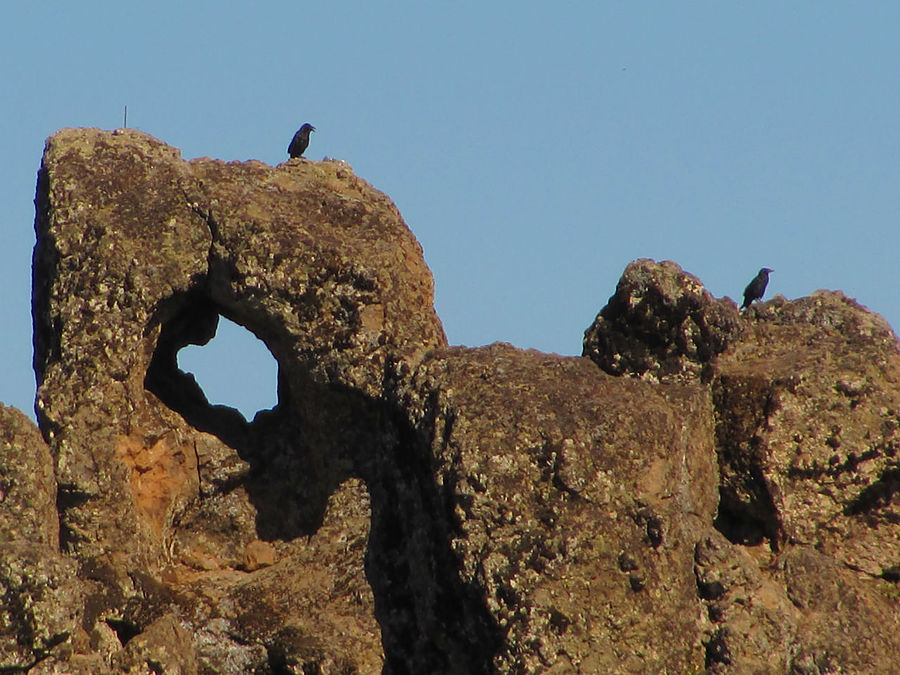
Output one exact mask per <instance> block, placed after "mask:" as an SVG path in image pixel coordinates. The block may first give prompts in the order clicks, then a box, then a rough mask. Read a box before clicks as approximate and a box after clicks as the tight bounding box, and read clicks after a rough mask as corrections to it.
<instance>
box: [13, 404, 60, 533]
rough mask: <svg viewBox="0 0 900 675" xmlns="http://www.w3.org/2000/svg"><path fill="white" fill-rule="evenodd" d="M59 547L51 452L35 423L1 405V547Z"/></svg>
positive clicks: (14, 410) (16, 411)
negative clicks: (16, 543) (25, 543)
mask: <svg viewBox="0 0 900 675" xmlns="http://www.w3.org/2000/svg"><path fill="white" fill-rule="evenodd" d="M17 540H21V541H29V542H32V543H35V544H37V543H40V544H46V545H47V546H49V547H51V548H54V549H55V548H57V547H58V546H59V518H58V517H57V514H56V480H55V478H54V476H53V458H52V457H51V456H50V448H48V447H47V444H46V443H45V442H44V439H43V438H41V432H40V431H38V428H37V427H36V426H35V425H34V423H33V422H32V421H31V420H29V419H28V418H27V417H25V415H23V414H22V413H21V412H20V411H18V410H16V409H15V408H8V407H6V406H4V405H3V404H0V543H2V542H9V541H17Z"/></svg>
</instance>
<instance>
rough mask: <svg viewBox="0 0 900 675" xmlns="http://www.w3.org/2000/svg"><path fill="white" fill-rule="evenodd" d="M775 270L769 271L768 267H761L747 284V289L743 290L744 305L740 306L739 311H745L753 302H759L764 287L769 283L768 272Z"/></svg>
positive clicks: (764, 289) (764, 290)
mask: <svg viewBox="0 0 900 675" xmlns="http://www.w3.org/2000/svg"><path fill="white" fill-rule="evenodd" d="M774 271H775V270H770V269H769V268H768V267H763V268H762V269H761V270H760V271H759V273H758V274H757V275H756V276H755V277H753V281H751V282H750V283H749V284H747V288H745V289H744V304H743V305H741V309H745V308H747V307H749V306H750V303H751V302H753V301H754V300H759V299H760V298H761V297H762V296H763V293H765V292H766V286H767V285H768V283H769V272H774Z"/></svg>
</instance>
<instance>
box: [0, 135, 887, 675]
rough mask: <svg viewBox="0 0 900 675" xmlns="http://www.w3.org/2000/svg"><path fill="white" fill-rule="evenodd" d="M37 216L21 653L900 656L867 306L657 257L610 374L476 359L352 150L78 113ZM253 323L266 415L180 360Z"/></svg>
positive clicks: (303, 662) (540, 668)
mask: <svg viewBox="0 0 900 675" xmlns="http://www.w3.org/2000/svg"><path fill="white" fill-rule="evenodd" d="M36 205H37V217H36V229H37V235H38V240H37V245H36V248H35V256H34V317H35V369H36V371H37V374H38V382H39V387H38V395H37V406H36V407H37V412H38V420H39V426H40V432H39V431H38V430H37V429H35V428H34V426H33V425H31V423H30V422H29V421H28V420H27V419H26V418H24V416H23V415H21V413H18V412H17V411H13V410H10V409H4V408H0V433H2V434H3V443H4V453H3V454H2V455H0V490H2V492H0V589H2V598H0V603H2V604H0V610H2V612H3V614H2V616H4V619H5V620H4V622H2V623H0V670H9V671H11V672H15V671H16V670H17V669H18V670H20V671H25V670H28V671H29V672H34V673H63V672H66V673H69V672H74V673H115V672H173V673H176V672H177V673H313V672H315V673H351V672H358V673H375V672H385V673H396V674H399V673H466V674H469V673H491V672H504V673H506V672H509V673H545V672H547V673H571V672H580V673H598V672H609V673H644V672H679V673H680V672H704V671H706V672H715V673H747V672H766V673H769V672H784V673H789V672H790V673H824V672H837V671H838V670H840V671H842V672H859V673H863V672H867V673H868V672H884V673H888V672H894V671H896V669H897V666H898V661H897V657H896V654H897V653H898V652H900V650H898V647H900V644H898V642H900V638H898V636H900V631H898V628H900V626H898V625H897V624H898V619H897V616H896V614H897V613H896V612H895V611H894V604H895V598H896V584H897V582H898V579H900V572H898V570H900V561H897V560H896V553H895V552H896V551H897V541H896V538H897V532H898V527H900V525H898V520H897V514H896V513H895V511H896V504H895V501H896V499H895V496H894V495H895V492H896V486H897V485H898V484H900V481H898V480H897V479H896V475H895V474H896V473H897V472H898V467H897V465H896V462H895V454H896V453H895V445H896V443H897V440H896V438H895V436H896V434H897V427H898V420H897V418H896V411H897V410H898V409H900V405H898V404H897V402H896V401H895V399H896V398H897V397H898V396H900V389H898V384H897V372H898V370H897V369H898V365H900V353H898V349H897V341H896V338H895V337H894V335H893V333H892V332H891V330H890V328H889V327H888V326H887V325H886V324H885V323H884V322H883V321H882V320H881V319H880V318H879V317H877V316H875V315H873V314H871V313H869V312H867V311H866V310H865V309H863V308H861V307H859V306H857V305H856V304H855V303H853V302H852V301H850V300H848V299H847V298H845V297H843V296H842V295H840V294H835V293H826V292H819V293H817V294H814V295H812V296H810V297H809V298H804V299H801V300H797V301H794V302H788V301H786V300H784V299H783V298H780V297H779V298H776V299H775V300H773V301H771V302H768V303H762V304H757V305H754V306H752V307H751V308H750V309H748V310H747V311H745V312H743V313H740V312H739V311H738V309H737V307H736V306H735V305H734V303H733V302H731V301H730V300H728V299H721V300H720V299H716V298H713V297H712V296H711V295H710V294H709V293H708V291H706V290H705V289H704V288H703V286H702V284H701V283H700V281H699V280H698V279H696V277H693V276H691V275H689V274H686V273H685V272H683V271H682V270H681V269H680V268H679V267H678V266H677V265H675V264H674V263H669V262H665V263H655V262H653V261H648V260H640V261H635V262H634V263H632V264H631V265H629V266H628V268H627V269H626V271H625V274H624V275H623V277H622V280H621V281H620V283H619V286H618V288H617V290H616V294H615V295H614V296H613V297H612V298H611V299H610V302H609V304H608V305H607V306H606V307H605V308H604V309H603V310H601V312H600V314H599V315H598V317H597V319H596V321H595V322H594V324H593V325H592V326H591V328H589V329H588V331H587V333H586V335H585V356H587V357H589V358H583V357H560V356H556V355H548V354H541V353H538V352H534V351H523V350H519V349H515V348H513V347H511V346H509V345H505V344H499V343H498V344H494V345H491V346H488V347H482V348H478V349H466V348H461V347H449V346H448V345H447V344H446V340H445V338H444V333H443V330H442V328H441V324H440V321H439V319H438V318H437V316H436V314H435V312H434V308H433V302H432V294H433V291H432V280H431V275H430V273H429V271H428V269H427V267H426V266H425V263H424V260H423V258H422V252H421V249H420V247H419V245H418V243H417V242H416V241H415V239H414V238H413V236H412V235H411V233H410V232H409V230H408V228H407V227H406V225H405V224H404V223H403V221H402V219H401V218H400V215H399V213H398V212H397V210H396V208H395V207H394V206H393V204H392V203H391V202H390V200H389V199H388V198H387V197H385V196H384V195H383V194H381V193H379V192H377V191H376V190H374V189H373V188H371V187H370V186H369V185H368V184H366V183H365V182H364V181H362V180H360V179H359V178H357V177H355V176H354V175H353V173H352V171H351V170H350V168H349V167H348V166H347V165H346V164H344V163H341V162H334V161H325V162H310V161H307V160H304V159H296V160H291V161H289V162H286V163H284V164H281V165H279V166H277V167H270V166H267V165H265V164H262V163H260V162H244V163H237V162H233V163H224V162H219V161H215V160H209V159H199V160H192V161H190V162H185V161H182V160H181V158H180V157H179V154H178V151H177V150H176V149H174V148H171V147H169V146H167V145H165V144H163V143H161V142H159V141H157V140H156V139H153V138H152V137H149V136H147V135H145V134H142V133H140V132H136V131H121V130H120V131H117V132H102V131H98V130H86V129H81V130H64V131H61V132H59V133H57V134H56V135H54V136H53V137H51V139H49V141H48V144H47V148H46V150H45V154H44V159H43V164H42V168H41V172H40V174H39V181H38V194H37V200H36ZM220 316H225V317H227V318H229V319H231V320H233V321H235V322H237V323H239V324H241V325H243V326H244V327H246V328H247V329H248V330H250V331H252V332H253V333H254V334H255V335H257V336H258V337H259V338H260V339H261V340H263V341H264V342H265V344H266V345H267V346H268V348H269V350H270V351H271V352H272V354H273V356H274V357H275V358H276V360H277V362H278V365H279V378H278V379H279V385H278V404H277V406H276V407H275V408H274V409H272V410H270V411H263V412H260V413H258V414H257V415H256V417H255V418H254V419H253V420H250V421H248V420H246V419H244V418H243V417H242V416H241V415H240V414H239V413H238V412H236V411H235V410H232V409H230V408H227V407H224V406H211V405H209V403H208V402H207V400H206V398H205V396H204V394H203V392H202V390H201V389H200V387H199V386H198V385H197V383H196V382H195V381H194V379H193V377H192V376H190V375H189V374H186V373H183V372H182V371H180V370H179V369H178V365H177V359H176V355H177V352H178V350H179V349H181V348H182V347H184V346H185V345H188V344H205V343H206V342H207V341H208V340H209V339H210V338H211V337H212V336H213V335H214V334H215V330H216V326H217V322H218V318H219V317H220ZM598 366H599V367H598ZM861 644H865V646H866V647H865V648H864V649H861V648H859V645H861Z"/></svg>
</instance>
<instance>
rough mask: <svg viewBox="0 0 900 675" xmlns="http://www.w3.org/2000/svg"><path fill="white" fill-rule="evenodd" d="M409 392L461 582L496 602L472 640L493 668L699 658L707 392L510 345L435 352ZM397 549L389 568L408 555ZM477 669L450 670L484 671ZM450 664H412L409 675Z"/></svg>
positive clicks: (684, 666) (633, 665) (669, 666)
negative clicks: (490, 654)
mask: <svg viewBox="0 0 900 675" xmlns="http://www.w3.org/2000/svg"><path fill="white" fill-rule="evenodd" d="M410 392H411V393H410V395H409V396H408V397H407V398H406V399H404V401H403V407H404V408H405V409H406V410H408V411H409V413H410V414H411V415H412V418H413V420H414V424H415V426H416V428H417V430H418V434H419V438H420V439H421V440H420V442H422V443H423V444H427V447H428V448H430V454H431V455H432V457H433V460H432V475H433V480H434V483H435V484H436V485H437V489H438V495H437V497H438V500H439V503H440V506H441V507H442V509H443V512H444V513H443V518H444V519H445V521H446V527H447V529H448V532H447V535H446V536H448V537H449V540H450V545H451V548H452V551H453V554H454V557H455V558H456V560H457V561H458V570H459V574H460V577H461V581H462V583H463V586H464V588H466V589H477V594H478V595H479V596H481V597H480V601H479V602H480V604H481V605H482V607H486V609H487V610H488V612H489V615H488V616H487V619H488V621H487V624H488V625H489V627H490V628H491V631H485V633H486V634H485V637H484V638H483V639H482V640H480V641H479V642H478V644H479V646H480V647H481V649H483V650H485V651H487V650H491V651H494V652H495V653H496V656H495V657H494V659H493V662H492V667H494V668H496V669H497V671H499V672H504V673H506V672H509V673H539V672H554V673H570V672H582V673H602V672H635V673H638V672H679V673H680V672H690V671H691V670H693V669H694V668H696V666H697V664H699V663H702V662H703V647H702V645H701V643H700V633H699V631H698V623H699V620H700V616H699V611H698V610H699V604H698V601H697V592H696V582H695V579H694V575H693V568H692V563H693V543H694V539H695V536H696V535H695V532H696V531H697V530H698V528H699V527H700V526H701V524H702V523H709V522H711V520H712V518H713V517H714V513H715V505H716V491H715V485H716V466H715V453H714V449H713V446H712V443H713V429H712V425H711V410H710V407H709V398H708V396H706V395H705V392H703V391H702V390H700V389H699V388H698V387H664V388H659V387H653V386H652V385H650V384H646V383H643V382H636V381H630V380H627V379H616V378H613V377H610V376H608V375H606V374H604V373H602V372H600V371H599V370H597V369H596V368H595V367H594V366H593V364H591V363H590V362H589V361H588V360H586V359H579V358H563V357H559V356H555V355H546V354H541V353H538V352H533V351H530V352H523V351H521V350H517V349H514V348H513V347H511V346H509V345H503V344H495V345H492V346H490V347H484V348H481V349H475V350H472V349H462V348H453V349H449V350H445V351H438V352H436V353H435V354H434V355H433V356H432V357H431V358H429V359H428V360H427V361H426V362H425V363H424V364H423V365H422V366H421V367H420V369H419V370H418V371H417V372H416V374H415V377H414V378H413V380H412V382H411V383H410ZM406 501H407V498H406V495H402V494H401V495H399V496H398V499H397V504H398V507H399V508H400V509H403V508H404V507H405V503H404V502H406ZM408 510H409V511H410V512H415V509H414V508H413V504H411V503H410V504H409V509H408ZM426 515H428V517H429V518H430V520H431V522H433V521H434V518H433V517H431V516H430V514H426ZM412 525H413V528H414V529H413V530H412V531H411V533H410V536H409V537H408V538H407V541H409V542H410V543H413V542H415V540H416V530H415V527H416V524H415V523H413V524H412ZM419 527H421V528H422V529H424V528H425V527H427V524H426V523H424V522H423V523H422V524H421V525H420V526H419ZM392 554H393V556H392V557H394V558H395V559H396V560H397V562H396V563H394V564H395V565H397V566H399V565H401V564H403V563H402V562H401V561H402V560H403V559H407V560H408V559H409V558H413V559H414V556H411V555H409V553H404V554H403V555H401V556H397V555H396V553H394V552H392ZM406 564H407V565H408V564H409V563H408V562H407V563H406ZM411 590H412V589H411ZM470 592H474V591H472V590H470ZM436 600H437V599H436ZM412 628H413V627H410V629H411V631H412ZM663 635H665V636H666V640H661V639H660V636H663ZM489 638H493V639H492V640H489ZM418 639H419V641H420V642H424V639H423V638H422V637H419V638H418ZM485 662H487V659H485ZM476 665H477V663H475V662H473V663H472V664H469V665H468V666H467V667H465V668H462V669H459V670H458V671H456V672H460V673H463V672H469V673H471V672H485V670H482V669H480V668H477V667H476ZM452 670H453V669H451V668H448V667H447V665H446V664H441V663H438V664H433V663H425V662H422V661H413V662H411V663H410V664H409V667H408V669H406V672H452Z"/></svg>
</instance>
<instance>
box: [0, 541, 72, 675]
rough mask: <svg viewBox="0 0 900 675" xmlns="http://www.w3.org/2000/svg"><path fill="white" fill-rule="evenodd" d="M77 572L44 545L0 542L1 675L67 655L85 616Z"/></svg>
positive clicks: (54, 551)
mask: <svg viewBox="0 0 900 675" xmlns="http://www.w3.org/2000/svg"><path fill="white" fill-rule="evenodd" d="M76 570H77V564H76V562H75V561H74V560H71V559H67V558H64V557H62V556H60V555H59V554H58V552H57V551H56V549H54V548H51V547H49V546H47V545H46V544H39V543H34V544H32V543H30V542H26V541H17V542H10V543H3V544H0V671H4V670H7V669H11V670H14V669H16V668H20V669H22V670H25V669H27V668H28V667H30V666H32V665H33V664H35V663H37V662H38V661H40V660H42V659H45V658H47V657H48V656H50V655H51V654H58V653H60V652H63V653H69V652H70V651H71V649H70V645H69V644H67V643H68V641H69V640H70V638H71V637H72V636H73V634H74V633H75V632H76V630H77V629H78V627H79V624H80V620H81V616H82V613H83V595H84V594H83V591H82V589H81V587H80V584H79V583H78V581H77V580H76V578H75V574H76Z"/></svg>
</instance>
